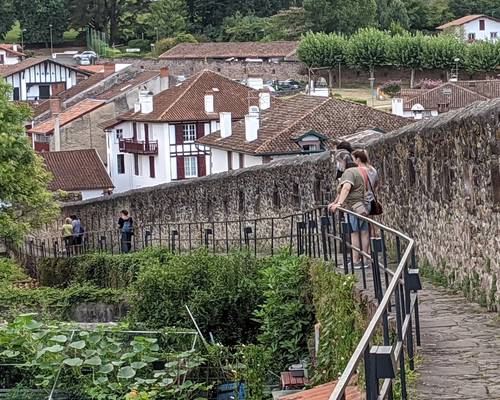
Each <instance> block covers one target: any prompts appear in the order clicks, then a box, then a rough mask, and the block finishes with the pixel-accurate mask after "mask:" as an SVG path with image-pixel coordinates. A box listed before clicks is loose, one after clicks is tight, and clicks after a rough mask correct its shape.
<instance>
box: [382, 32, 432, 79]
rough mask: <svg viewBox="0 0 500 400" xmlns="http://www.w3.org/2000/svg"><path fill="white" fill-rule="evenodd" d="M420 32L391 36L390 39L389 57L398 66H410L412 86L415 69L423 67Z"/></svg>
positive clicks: (422, 44)
mask: <svg viewBox="0 0 500 400" xmlns="http://www.w3.org/2000/svg"><path fill="white" fill-rule="evenodd" d="M425 40H426V37H425V36H424V35H422V34H421V33H417V34H415V35H411V34H404V35H396V36H393V37H392V39H391V40H390V53H389V54H390V59H391V62H392V64H393V65H395V66H396V67H399V68H410V70H411V76H410V87H411V88H413V84H414V81H415V70H416V69H421V68H423V67H424V41H425Z"/></svg>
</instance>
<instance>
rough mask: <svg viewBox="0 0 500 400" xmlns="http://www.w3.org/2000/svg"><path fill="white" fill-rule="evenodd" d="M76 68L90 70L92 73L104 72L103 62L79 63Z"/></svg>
mask: <svg viewBox="0 0 500 400" xmlns="http://www.w3.org/2000/svg"><path fill="white" fill-rule="evenodd" d="M78 69H81V70H82V71H87V72H92V73H93V74H97V73H99V72H104V64H97V65H79V66H78Z"/></svg>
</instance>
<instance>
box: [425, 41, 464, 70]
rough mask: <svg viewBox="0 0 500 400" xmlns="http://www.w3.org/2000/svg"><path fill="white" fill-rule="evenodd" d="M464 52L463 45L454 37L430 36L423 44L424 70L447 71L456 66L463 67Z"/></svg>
mask: <svg viewBox="0 0 500 400" xmlns="http://www.w3.org/2000/svg"><path fill="white" fill-rule="evenodd" d="M465 51H466V45H465V43H464V42H463V41H461V40H460V39H458V38H456V37H454V36H451V35H445V34H441V35H439V36H432V37H429V38H427V40H425V42H424V64H425V66H426V68H435V69H443V70H448V71H449V70H451V69H453V68H454V67H455V66H456V65H457V64H458V66H459V67H461V66H463V65H464V61H465ZM455 60H458V61H455Z"/></svg>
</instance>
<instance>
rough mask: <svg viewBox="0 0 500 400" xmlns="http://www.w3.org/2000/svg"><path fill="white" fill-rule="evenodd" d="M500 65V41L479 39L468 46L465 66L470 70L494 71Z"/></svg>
mask: <svg viewBox="0 0 500 400" xmlns="http://www.w3.org/2000/svg"><path fill="white" fill-rule="evenodd" d="M498 65H500V43H496V44H495V43H492V42H487V41H482V40H481V41H477V42H474V43H471V44H470V45H468V46H467V51H466V55H465V68H466V69H467V70H468V71H470V72H475V71H481V72H494V71H496V69H497V67H498Z"/></svg>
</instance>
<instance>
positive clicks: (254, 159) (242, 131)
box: [197, 95, 412, 173]
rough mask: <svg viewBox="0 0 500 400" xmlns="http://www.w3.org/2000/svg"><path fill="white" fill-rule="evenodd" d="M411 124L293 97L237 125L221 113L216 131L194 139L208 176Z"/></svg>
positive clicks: (349, 105)
mask: <svg viewBox="0 0 500 400" xmlns="http://www.w3.org/2000/svg"><path fill="white" fill-rule="evenodd" d="M411 122H412V121H409V120H405V119H404V118H401V117H398V116H394V115H391V114H388V113H386V112H383V111H379V110H376V109H373V108H371V107H367V106H364V105H361V104H358V103H354V102H350V101H345V100H338V99H332V98H325V97H315V96H308V95H296V96H293V97H291V98H289V99H287V100H282V101H280V102H276V103H275V104H272V105H271V106H270V107H269V108H264V109H262V108H261V109H254V110H250V112H249V113H248V114H247V115H245V118H244V119H243V120H240V121H231V115H228V114H227V113H221V114H220V116H219V125H220V130H219V131H216V132H213V133H211V134H209V135H207V136H204V137H202V138H200V139H198V141H197V142H198V143H199V144H200V145H203V146H205V147H206V148H207V149H209V154H210V159H211V164H210V166H209V168H208V169H207V171H208V172H209V173H218V172H225V171H230V170H235V169H240V168H245V167H250V166H252V165H260V164H266V163H269V162H271V161H273V160H276V159H279V158H284V157H290V156H296V155H308V154H314V153H318V152H322V151H325V150H331V149H333V148H334V147H335V145H336V144H337V141H338V140H339V139H340V138H341V137H344V136H346V135H351V134H354V133H356V132H360V131H364V130H367V129H375V130H377V131H379V132H388V131H391V130H394V129H397V128H400V127H402V126H405V125H408V124H409V123H411Z"/></svg>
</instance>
